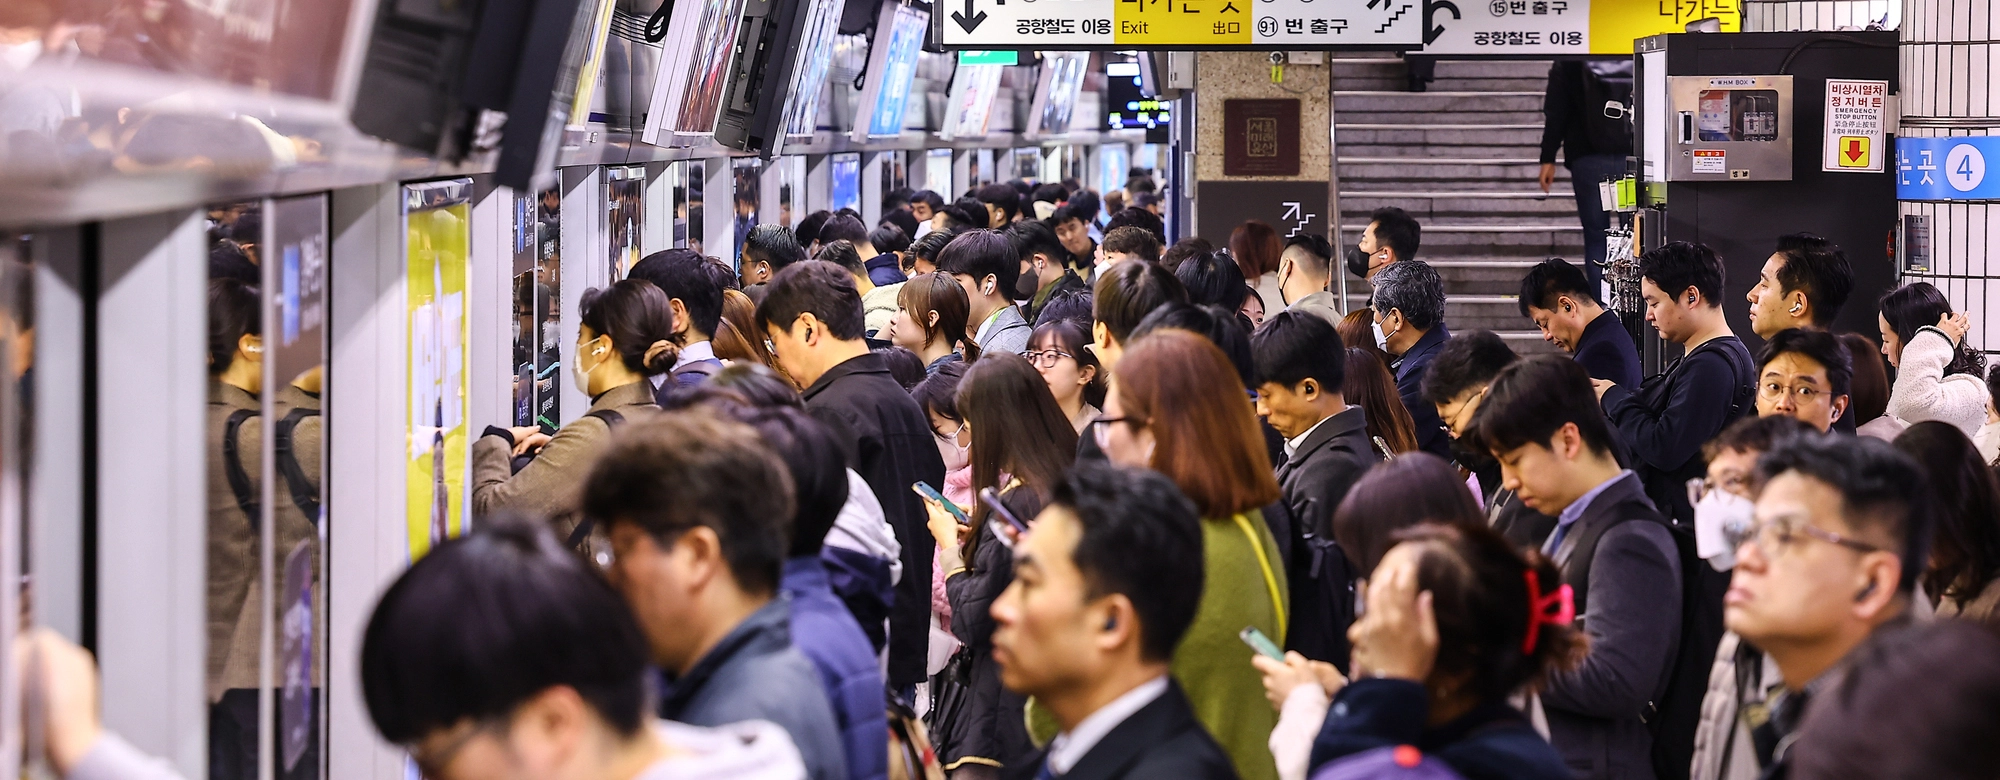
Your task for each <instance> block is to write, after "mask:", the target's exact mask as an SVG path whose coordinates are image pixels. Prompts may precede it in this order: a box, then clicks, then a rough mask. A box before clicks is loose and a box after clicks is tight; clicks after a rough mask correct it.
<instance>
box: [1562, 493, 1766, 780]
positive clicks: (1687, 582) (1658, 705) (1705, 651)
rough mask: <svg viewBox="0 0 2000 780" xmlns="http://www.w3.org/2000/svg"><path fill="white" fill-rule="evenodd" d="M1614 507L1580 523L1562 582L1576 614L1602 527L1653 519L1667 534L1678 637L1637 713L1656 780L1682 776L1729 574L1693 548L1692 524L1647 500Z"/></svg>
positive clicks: (1686, 767) (1719, 639) (1697, 721)
mask: <svg viewBox="0 0 2000 780" xmlns="http://www.w3.org/2000/svg"><path fill="white" fill-rule="evenodd" d="M1614 511H1615V512H1616V514H1615V515H1614V517H1617V518H1618V519H1616V520H1613V521H1611V522H1609V523H1602V524H1599V525H1596V526H1593V527H1591V528H1589V529H1586V530H1585V531H1584V532H1583V535H1582V536H1579V537H1577V541H1576V549H1575V550H1574V551H1573V552H1571V553H1570V561H1571V564H1572V565H1571V566H1570V567H1569V568H1568V569H1567V570H1566V571H1564V572H1563V582H1564V583H1566V584H1568V585H1569V586H1570V588H1571V589H1572V590H1573V591H1574V592H1575V598H1576V614H1577V615H1578V616H1579V617H1581V616H1582V615H1583V611H1584V605H1585V602H1586V599H1587V598H1588V596H1589V583H1590V564H1591V561H1592V560H1593V559H1594V558H1595V557H1596V553H1597V542H1598V540H1599V539H1600V538H1602V537H1603V536H1604V534H1605V532H1607V531H1610V530H1611V529H1612V528H1615V527H1617V526H1619V525H1622V524H1624V523H1627V522H1646V523H1659V524H1660V525H1662V526H1664V527H1665V528H1666V529H1667V532H1668V533H1669V534H1671V535H1672V536H1673V539H1674V552H1675V556H1674V557H1675V558H1677V559H1679V560H1680V569H1681V631H1680V642H1679V643H1678V644H1677V645H1676V646H1675V648H1674V663H1673V667H1672V670H1671V671H1670V672H1669V673H1668V676H1667V687H1666V689H1665V692H1664V693H1662V694H1661V695H1660V698H1659V699H1657V700H1655V701H1651V702H1648V703H1647V709H1646V712H1644V713H1641V718H1642V719H1643V720H1644V721H1645V722H1646V728H1647V730H1648V731H1650V732H1651V733H1652V736H1653V756H1652V758H1653V774H1654V775H1655V776H1657V777H1659V778H1660V780H1686V778H1687V777H1688V773H1689V768H1690V766H1691V765H1692V764H1693V762H1694V736H1695V731H1696V730H1697V729H1698V728H1699V726H1700V724H1701V700H1702V697H1704V696H1706V695H1707V694H1708V673H1709V667H1710V666H1711V665H1713V664H1714V662H1715V647H1716V645H1717V644H1719V643H1721V642H1722V633H1723V628H1722V596H1723V593H1724V592H1726V591H1728V590H1729V575H1728V574H1726V573H1723V572H1719V571H1716V570H1715V567H1713V566H1710V565H1708V561H1705V560H1702V558H1701V555H1700V554H1699V553H1697V552H1696V548H1695V541H1694V529H1693V528H1691V527H1689V526H1684V525H1675V524H1673V523H1670V522H1668V521H1667V519H1666V518H1665V517H1663V516H1661V515H1660V513H1659V510H1657V509H1655V508H1653V507H1652V506H1651V505H1650V504H1648V503H1645V502H1641V501H1638V500H1628V501H1625V502H1622V503H1620V504H1618V505H1617V506H1616V507H1615V508H1614Z"/></svg>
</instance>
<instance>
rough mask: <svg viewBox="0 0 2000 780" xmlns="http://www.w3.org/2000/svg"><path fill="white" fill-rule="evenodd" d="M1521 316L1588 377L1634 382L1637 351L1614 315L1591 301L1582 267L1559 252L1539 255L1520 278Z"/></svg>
mask: <svg viewBox="0 0 2000 780" xmlns="http://www.w3.org/2000/svg"><path fill="white" fill-rule="evenodd" d="M1520 305H1521V315H1522V316H1525V317H1527V318H1528V319H1531V320H1534V321H1535V327H1537V328H1540V329H1541V331H1542V340H1543V341H1546V342H1549V343H1550V344H1554V345H1556V346H1557V347H1560V348H1561V349H1562V351H1564V352H1568V353H1569V354H1570V357H1572V358H1575V359H1576V362H1577V363H1579V364H1582V365H1583V368H1584V370H1586V371H1589V372H1590V377H1591V378H1592V379H1602V380H1604V381H1607V382H1610V383H1612V384H1615V385H1624V386H1625V387H1638V386H1639V382H1640V380H1641V379H1643V378H1644V377H1642V376H1641V375H1640V373H1639V350H1638V348H1637V347H1635V346H1633V344H1632V334H1630V333H1627V332H1625V323H1624V322H1623V321H1622V320H1620V319H1618V315H1617V314H1614V313H1612V312H1609V311H1606V310H1605V308H1604V307H1603V306H1600V305H1598V303H1597V290H1596V288H1595V286H1593V285H1592V284H1591V283H1590V280H1589V279H1586V278H1584V275H1583V271H1580V270H1578V269H1577V267H1576V266H1573V265H1570V264H1569V263H1567V262H1564V261H1563V259H1562V258H1560V257H1551V258H1549V259H1547V260H1543V261H1542V262H1541V263H1539V264H1537V265H1536V266H1535V267H1534V268H1530V269H1528V275H1527V276H1525V277H1522V279H1521V300H1520Z"/></svg>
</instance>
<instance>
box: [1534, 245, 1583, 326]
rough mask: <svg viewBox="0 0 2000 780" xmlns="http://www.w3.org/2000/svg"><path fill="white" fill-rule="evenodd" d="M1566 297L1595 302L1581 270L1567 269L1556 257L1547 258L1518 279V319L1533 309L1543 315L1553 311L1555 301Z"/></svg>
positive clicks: (1567, 265)
mask: <svg viewBox="0 0 2000 780" xmlns="http://www.w3.org/2000/svg"><path fill="white" fill-rule="evenodd" d="M1563 295H1568V296H1570V297H1571V298H1575V299H1577V300H1585V301H1591V302H1596V301H1597V293H1596V292H1595V291H1593V290H1591V289H1590V278H1589V277H1587V276H1584V275H1583V269H1581V268H1578V267H1576V266H1573V265H1570V264H1569V261H1567V260H1564V259H1562V258H1560V257H1551V258H1549V259H1547V260H1543V261H1541V262H1539V263H1536V264H1535V267H1533V268H1530V269H1528V275H1527V276H1523V277H1521V300H1520V305H1521V316H1523V317H1528V316H1532V315H1530V314H1528V307H1530V306H1533V307H1535V308H1537V309H1541V310H1543V311H1555V308H1556V298H1557V297H1558V296H1563Z"/></svg>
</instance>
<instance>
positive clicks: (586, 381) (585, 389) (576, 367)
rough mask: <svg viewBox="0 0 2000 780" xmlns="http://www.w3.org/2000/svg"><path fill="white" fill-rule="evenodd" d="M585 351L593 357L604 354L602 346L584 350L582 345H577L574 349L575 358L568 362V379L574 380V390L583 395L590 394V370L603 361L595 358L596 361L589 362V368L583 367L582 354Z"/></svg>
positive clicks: (593, 369)
mask: <svg viewBox="0 0 2000 780" xmlns="http://www.w3.org/2000/svg"><path fill="white" fill-rule="evenodd" d="M586 352H588V353H589V354H590V355H592V356H593V357H597V356H602V355H603V354H604V348H603V347H596V348H593V349H590V350H585V349H584V348H583V347H581V346H579V347H577V350H576V360H575V361H574V362H572V363H571V364H570V379H572V380H574V381H575V382H576V391H577V392H579V393H582V394H584V395H590V372H592V371H596V370H597V367H598V366H601V365H604V361H603V360H601V359H600V360H597V361H596V362H594V363H591V364H590V367H589V368H584V367H583V356H584V354H585V353H586Z"/></svg>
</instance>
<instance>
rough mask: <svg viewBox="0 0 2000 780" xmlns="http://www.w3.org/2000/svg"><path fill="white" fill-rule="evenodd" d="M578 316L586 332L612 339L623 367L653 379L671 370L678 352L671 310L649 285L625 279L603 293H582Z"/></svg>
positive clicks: (662, 294) (597, 291)
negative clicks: (656, 375) (589, 331)
mask: <svg viewBox="0 0 2000 780" xmlns="http://www.w3.org/2000/svg"><path fill="white" fill-rule="evenodd" d="M577 313H578V314H579V315H581V317H580V319H581V320H582V322H583V326H584V327H585V328H589V329H590V330H591V332H593V333H597V334H599V335H603V336H610V337H611V348H612V349H613V350H616V351H617V352H618V357H619V358H620V359H621V360H623V361H624V363H625V367H626V368H628V369H630V370H632V371H635V372H638V373H640V374H643V375H645V376H653V375H655V374H663V373H666V372H667V371H668V370H669V369H672V368H673V367H674V361H675V360H676V359H677V358H678V357H679V355H680V350H679V349H678V348H676V347H675V346H674V344H673V341H672V339H673V335H674V310H673V307H672V305H671V304H670V303H669V301H668V300H667V294H666V293H663V292H660V288H658V287H654V286H653V283H652V282H648V281H645V280H643V279H626V280H624V281H621V282H618V283H617V284H614V285H611V286H610V287H606V288H602V289H591V290H585V291H584V292H583V300H582V301H579V302H578V304H577Z"/></svg>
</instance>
